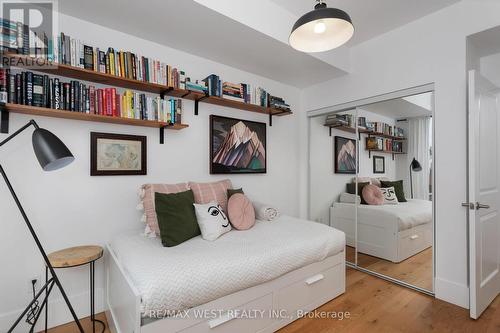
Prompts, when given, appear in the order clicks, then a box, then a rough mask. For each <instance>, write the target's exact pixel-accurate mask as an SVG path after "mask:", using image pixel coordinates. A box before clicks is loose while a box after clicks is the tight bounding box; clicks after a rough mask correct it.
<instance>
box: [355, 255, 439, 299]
mask: <svg viewBox="0 0 500 333" xmlns="http://www.w3.org/2000/svg"><path fill="white" fill-rule="evenodd" d="M346 258H350V259H351V260H348V261H351V262H354V248H352V247H350V246H346ZM358 266H359V267H363V268H366V269H369V270H370V271H373V272H377V273H380V274H384V275H386V276H390V277H392V278H395V279H398V280H401V281H404V282H406V283H409V284H412V285H415V286H417V287H420V288H423V289H427V290H429V291H432V280H433V279H432V247H430V248H428V249H426V250H424V251H422V252H420V253H417V254H416V255H414V256H411V257H410V258H408V259H406V260H403V261H402V262H400V263H393V262H391V261H388V260H384V259H380V258H377V257H372V256H369V255H367V254H364V253H358Z"/></svg>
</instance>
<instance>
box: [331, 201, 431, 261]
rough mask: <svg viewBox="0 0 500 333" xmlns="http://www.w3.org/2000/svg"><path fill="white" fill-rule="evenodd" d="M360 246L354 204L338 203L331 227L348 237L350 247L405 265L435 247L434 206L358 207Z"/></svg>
mask: <svg viewBox="0 0 500 333" xmlns="http://www.w3.org/2000/svg"><path fill="white" fill-rule="evenodd" d="M357 207H358V211H357V215H358V226H357V232H358V239H357V240H358V242H357V244H355V228H356V225H355V224H356V223H355V211H356V206H355V205H354V204H352V203H340V202H335V203H334V204H333V206H332V207H331V208H330V225H331V226H332V227H334V228H337V229H339V230H342V231H344V232H345V233H346V243H347V245H349V246H352V247H356V249H357V251H358V252H360V253H365V254H368V255H371V256H374V257H378V258H382V259H386V260H389V261H392V262H395V263H398V262H401V261H403V260H405V259H407V258H409V257H411V256H413V255H415V254H417V253H419V252H421V251H423V250H425V249H427V248H429V247H430V246H432V202H431V201H427V200H417V199H408V202H400V203H399V204H398V205H382V206H371V205H358V206H357Z"/></svg>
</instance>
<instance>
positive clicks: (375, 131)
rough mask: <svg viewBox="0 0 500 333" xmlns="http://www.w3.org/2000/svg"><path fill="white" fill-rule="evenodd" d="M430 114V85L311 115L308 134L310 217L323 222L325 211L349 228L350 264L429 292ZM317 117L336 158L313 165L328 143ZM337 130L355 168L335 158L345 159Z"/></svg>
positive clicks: (332, 220) (431, 234)
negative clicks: (352, 152)
mask: <svg viewBox="0 0 500 333" xmlns="http://www.w3.org/2000/svg"><path fill="white" fill-rule="evenodd" d="M432 115H433V92H427V93H423V94H419V95H414V96H409V97H404V98H397V99H392V100H387V101H383V102H378V103H374V104H370V105H364V106H360V107H357V108H356V109H352V110H346V111H343V112H338V113H332V114H329V115H327V116H326V117H325V116H322V117H318V118H322V119H315V118H312V119H311V137H310V144H311V146H310V151H311V166H312V169H311V174H310V180H311V198H310V215H311V218H313V219H316V221H318V222H323V223H325V222H324V219H326V218H328V222H326V223H328V224H329V225H330V226H332V227H334V228H337V229H339V230H342V231H344V232H345V233H346V243H347V246H346V260H347V261H348V262H351V263H352V264H353V265H354V266H357V267H361V268H363V269H366V270H369V271H372V272H374V273H377V274H380V275H384V276H387V277H390V278H393V279H396V280H399V281H402V282H404V283H407V284H409V285H412V286H415V287H417V288H418V289H422V290H427V291H429V292H433V280H434V279H433V275H434V273H433V248H432V245H433V239H434V221H433V203H432V197H433V193H432V192H433V186H432V184H433V178H432V175H433V172H432V158H433V155H432V145H433V130H432V127H433V118H432ZM351 117H352V119H354V120H353V121H348V122H347V123H344V122H343V120H345V119H346V118H348V119H349V118H351ZM320 123H323V125H328V126H327V127H328V128H329V132H330V133H331V137H329V138H327V139H326V140H328V139H330V140H331V141H330V146H331V145H332V144H333V149H332V159H333V164H334V165H333V166H332V165H330V166H325V165H322V166H319V167H318V166H317V165H318V163H320V162H321V161H322V158H321V152H323V155H324V153H325V151H326V149H328V148H325V147H328V143H326V141H324V140H325V138H321V137H320V135H323V137H324V136H325V134H324V131H321V134H319V133H315V131H314V128H315V125H318V124H320ZM356 126H357V129H356ZM330 127H331V128H330ZM337 137H342V138H347V139H352V140H354V141H355V143H356V155H357V161H355V163H354V164H357V166H356V167H355V172H354V173H350V174H349V173H342V171H343V170H340V171H341V172H339V169H338V168H337V167H336V166H335V164H338V163H339V160H341V161H345V157H344V156H342V153H340V152H339V150H338V149H337V148H338V147H336V142H337V140H338V139H337ZM323 161H324V157H323ZM350 162H351V163H352V161H350ZM332 167H333V170H332ZM328 168H329V170H328ZM332 171H333V174H332ZM328 172H329V173H328ZM328 201H329V205H328V210H329V212H328V214H327V213H326V212H325V211H324V209H325V207H327V206H326V204H327V202H328ZM332 202H333V203H332Z"/></svg>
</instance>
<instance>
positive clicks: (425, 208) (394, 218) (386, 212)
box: [333, 199, 432, 231]
mask: <svg viewBox="0 0 500 333" xmlns="http://www.w3.org/2000/svg"><path fill="white" fill-rule="evenodd" d="M407 200H408V202H400V203H399V204H398V205H381V206H371V205H358V206H357V207H358V221H360V222H366V221H370V220H372V221H373V220H378V221H381V222H382V223H397V225H398V230H399V231H403V230H408V229H411V228H413V227H416V226H419V225H422V224H427V223H431V222H432V201H428V200H419V199H407ZM333 207H334V214H335V216H338V217H343V218H351V219H352V220H354V209H355V205H354V204H350V203H339V202H336V203H334V205H333ZM335 216H334V218H335Z"/></svg>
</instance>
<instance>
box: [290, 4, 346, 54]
mask: <svg viewBox="0 0 500 333" xmlns="http://www.w3.org/2000/svg"><path fill="white" fill-rule="evenodd" d="M316 1H318V3H317V4H316V6H314V10H313V11H311V12H309V13H307V14H305V15H303V16H302V17H301V18H299V19H298V20H297V22H295V24H294V25H293V28H292V32H291V34H290V38H289V43H290V45H291V46H292V47H293V48H294V49H296V50H299V51H302V52H311V53H312V52H324V51H328V50H332V49H335V48H337V47H339V46H341V45H343V44H345V43H346V42H347V41H348V40H349V39H351V37H352V36H353V34H354V25H353V24H352V21H351V18H350V16H349V15H348V14H347V13H346V12H344V11H343V10H340V9H337V8H327V6H326V3H324V2H323V0H316Z"/></svg>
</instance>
